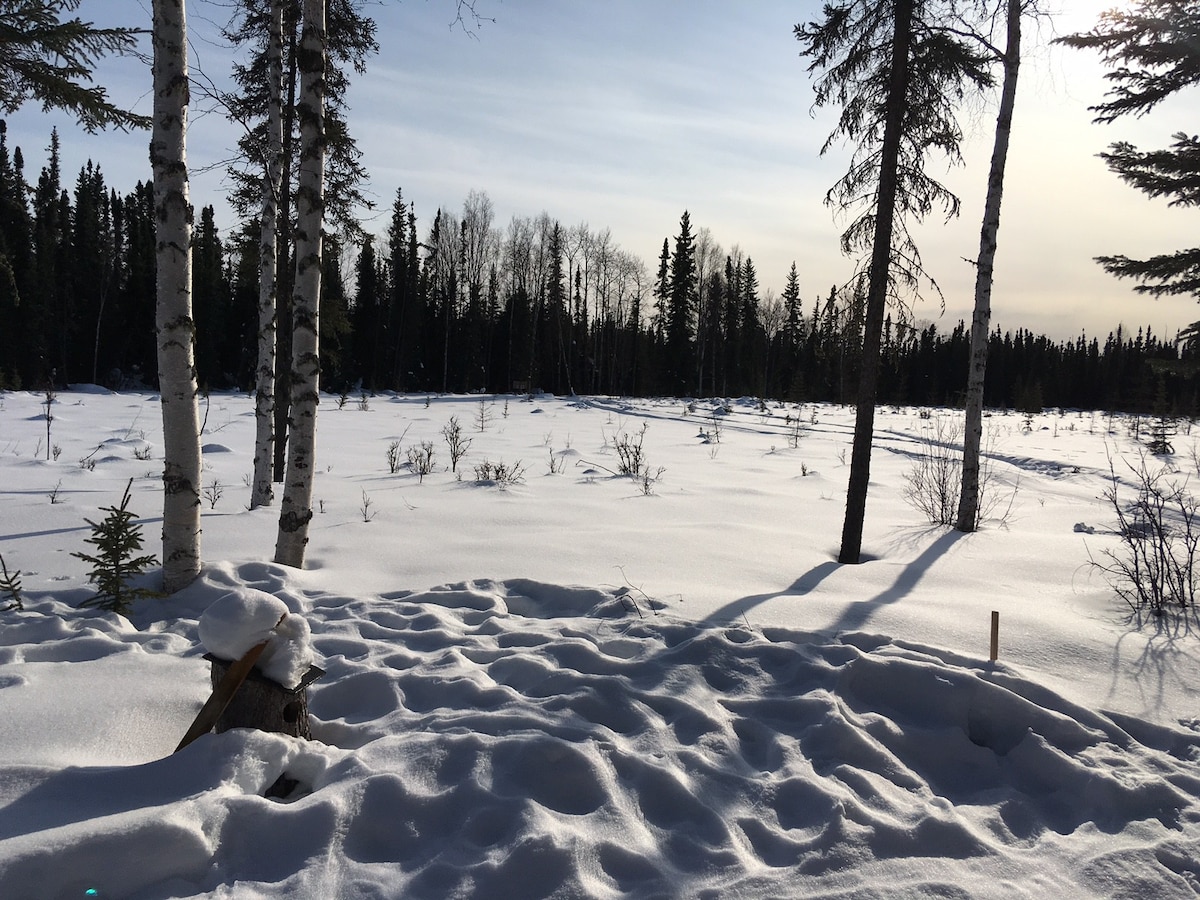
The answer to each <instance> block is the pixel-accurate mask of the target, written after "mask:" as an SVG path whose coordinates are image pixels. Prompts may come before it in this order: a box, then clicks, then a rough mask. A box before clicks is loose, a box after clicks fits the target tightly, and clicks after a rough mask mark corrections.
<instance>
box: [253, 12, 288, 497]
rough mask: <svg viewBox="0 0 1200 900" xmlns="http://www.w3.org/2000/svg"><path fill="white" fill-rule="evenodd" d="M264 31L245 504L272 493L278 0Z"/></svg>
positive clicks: (279, 177) (279, 173) (279, 158)
mask: <svg viewBox="0 0 1200 900" xmlns="http://www.w3.org/2000/svg"><path fill="white" fill-rule="evenodd" d="M270 27H271V31H270V34H269V35H268V37H267V78H268V79H269V80H270V83H269V84H268V86H267V88H268V91H269V98H268V101H267V132H268V134H269V136H270V141H271V144H270V147H268V148H267V160H266V171H265V173H264V175H263V205H262V216H261V220H260V230H259V272H258V368H257V370H256V380H255V391H254V420H255V438H254V481H253V484H252V486H251V492H250V508H251V509H257V508H258V507H260V506H270V505H271V503H272V502H273V501H274V499H275V491H274V489H273V488H272V478H271V475H272V473H271V464H272V460H273V459H274V452H275V449H274V448H275V340H276V332H277V329H276V321H277V319H276V315H275V301H276V291H277V289H278V287H277V286H278V283H279V281H278V278H277V276H276V265H277V263H278V258H279V257H278V247H277V243H278V221H279V192H280V189H281V186H282V181H283V110H282V102H283V101H282V94H283V0H271V26H270Z"/></svg>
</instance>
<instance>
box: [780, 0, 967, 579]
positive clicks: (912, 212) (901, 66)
mask: <svg viewBox="0 0 1200 900" xmlns="http://www.w3.org/2000/svg"><path fill="white" fill-rule="evenodd" d="M953 11H954V4H953V2H950V0H945V2H940V0H841V2H838V3H826V4H825V7H824V12H823V14H824V21H821V22H810V23H808V24H807V25H797V26H796V29H795V33H796V38H797V39H798V40H799V41H800V42H801V44H802V45H803V47H804V49H803V50H802V51H801V55H802V56H808V57H811V58H812V62H811V64H810V65H809V71H810V72H817V73H820V77H819V78H818V80H817V83H816V100H815V102H814V106H817V107H820V106H825V105H827V104H830V103H836V104H838V105H839V106H841V109H842V112H841V116H840V117H839V119H838V124H837V126H836V127H835V128H834V131H833V133H832V134H831V135H830V137H829V139H828V140H826V142H825V145H824V146H823V147H822V150H821V152H822V153H824V152H825V151H827V150H828V149H829V147H830V146H831V145H832V143H833V142H834V141H835V140H837V139H839V138H844V139H846V140H850V141H855V142H857V147H856V149H855V151H854V156H853V158H852V159H851V163H850V169H849V171H848V172H847V173H846V175H844V176H843V177H842V179H841V180H840V181H838V182H837V184H835V185H834V186H833V188H831V189H830V191H829V193H828V194H827V195H826V198H825V199H826V203H829V204H831V205H834V206H837V207H839V208H841V209H851V208H854V207H859V208H860V209H861V212H860V213H859V214H858V215H857V216H856V217H855V218H854V220H853V221H852V222H851V223H850V226H849V227H848V228H847V229H846V231H845V232H844V233H843V234H842V249H843V251H845V252H846V253H854V252H862V253H863V254H864V259H865V261H866V265H865V269H866V272H865V274H866V280H867V298H866V314H865V318H864V325H863V344H862V368H861V371H860V375H859V386H858V401H857V409H856V415H855V424H854V443H853V448H852V456H851V464H850V479H849V484H848V486H847V491H846V518H845V521H844V524H843V528H842V544H841V550H840V552H839V554H838V560H839V562H843V563H857V562H859V558H860V555H861V551H862V532H863V523H864V520H865V517H866V506H867V488H868V485H869V484H870V477H871V473H870V469H871V440H872V435H873V431H874V427H875V399H876V396H877V393H878V384H879V360H880V346H881V340H882V333H883V323H884V317H885V312H886V307H887V301H888V298H889V297H895V296H897V295H898V292H899V289H901V288H906V289H910V290H911V289H916V288H917V287H918V286H919V284H920V279H921V278H922V276H923V275H924V270H923V267H922V265H921V258H920V254H919V253H918V251H917V247H916V244H915V243H914V241H913V239H912V237H911V235H910V234H909V232H908V228H907V222H908V221H909V220H910V219H914V220H917V221H919V220H921V219H922V218H924V217H925V216H926V215H927V214H929V213H930V212H932V211H933V209H934V208H937V207H940V208H941V209H942V210H943V211H944V213H945V214H946V216H947V217H952V216H954V215H957V213H958V198H957V197H955V196H954V195H953V194H952V193H950V191H948V190H947V189H946V188H945V187H943V186H942V185H941V184H939V183H938V182H937V181H935V180H934V179H932V178H930V177H929V176H928V175H927V174H926V173H925V162H926V159H927V157H928V155H929V153H930V152H931V151H934V150H939V151H941V152H943V153H945V154H946V155H948V156H949V157H950V158H951V160H952V161H957V160H958V158H959V150H958V148H959V143H960V142H961V140H962V134H961V130H960V129H959V127H958V124H957V122H956V120H955V115H954V104H955V102H956V101H958V100H960V99H961V98H962V96H963V95H964V86H965V85H966V84H975V85H982V84H986V83H988V81H989V78H988V74H987V70H986V67H985V65H984V60H983V58H982V56H981V55H980V54H979V53H978V52H976V51H975V50H974V48H973V47H972V46H970V45H969V44H967V43H966V42H965V41H963V40H962V39H960V38H958V37H957V36H955V35H954V34H951V33H949V32H947V31H945V30H944V29H940V28H938V27H936V25H935V24H934V23H936V22H938V21H942V20H945V19H946V18H947V15H948V14H949V13H952V12H953Z"/></svg>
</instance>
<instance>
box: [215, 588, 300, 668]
mask: <svg viewBox="0 0 1200 900" xmlns="http://www.w3.org/2000/svg"><path fill="white" fill-rule="evenodd" d="M310 634H311V631H310V629H309V627H308V620H307V619H305V618H304V617H303V616H300V615H297V614H295V613H292V612H289V611H288V608H287V604H285V603H284V602H283V601H282V600H280V599H279V598H278V597H274V596H272V595H271V594H268V593H266V592H264V591H256V590H254V589H253V588H238V589H237V590H234V591H231V592H230V593H228V594H226V595H225V596H224V597H221V598H220V599H219V600H217V601H215V602H214V603H213V604H212V605H211V606H209V607H208V609H206V610H205V611H204V614H203V615H201V616H200V643H201V644H203V645H204V649H205V650H207V651H208V652H209V653H211V654H212V655H213V656H218V657H220V658H221V659H226V660H236V659H241V658H242V657H243V656H245V655H246V652H247V651H248V650H249V649H250V648H251V647H253V646H254V645H255V644H258V643H260V642H262V641H268V642H269V643H268V644H267V647H266V649H265V650H264V651H263V654H262V656H261V657H259V660H258V665H257V667H256V668H258V669H259V670H260V671H261V672H262V673H263V675H265V676H266V677H267V678H270V679H271V680H272V681H275V682H278V683H279V684H281V685H283V686H284V687H286V688H293V687H295V686H296V685H297V684H299V683H300V679H301V678H302V677H304V673H305V672H307V671H308V667H309V666H310V665H312V661H313V648H312V641H311V639H310Z"/></svg>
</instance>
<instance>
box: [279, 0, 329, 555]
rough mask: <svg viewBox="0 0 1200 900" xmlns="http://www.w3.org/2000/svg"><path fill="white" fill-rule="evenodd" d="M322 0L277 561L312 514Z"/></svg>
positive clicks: (305, 31)
mask: <svg viewBox="0 0 1200 900" xmlns="http://www.w3.org/2000/svg"><path fill="white" fill-rule="evenodd" d="M325 51H326V33H325V0H304V24H303V28H302V30H301V37H300V48H299V53H298V60H299V64H300V65H299V68H300V99H299V102H298V103H297V115H298V116H299V119H300V177H299V180H298V183H297V190H296V200H297V204H296V205H297V223H296V288H295V292H294V293H293V295H292V323H293V324H292V375H291V394H292V403H291V415H290V416H289V418H288V423H289V424H288V431H289V436H288V464H287V473H286V475H285V476H284V485H283V501H282V503H281V504H280V509H279V536H278V538H277V540H276V543H275V562H277V563H280V564H282V565H285V566H294V567H296V568H301V567H303V565H304V548H305V545H306V544H307V543H308V525H309V522H310V521H311V520H312V515H313V511H312V492H313V466H314V450H315V445H316V431H317V400H318V393H317V392H318V390H319V387H320V381H319V376H320V352H319V350H320V348H319V345H318V335H319V332H320V329H319V320H318V311H319V309H320V297H321V224H322V220H323V218H324V211H325V197H324V192H325Z"/></svg>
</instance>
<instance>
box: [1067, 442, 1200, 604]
mask: <svg viewBox="0 0 1200 900" xmlns="http://www.w3.org/2000/svg"><path fill="white" fill-rule="evenodd" d="M1126 466H1127V468H1128V469H1129V471H1130V472H1131V473H1132V474H1133V477H1134V491H1135V496H1134V499H1133V500H1132V501H1129V500H1127V499H1126V497H1125V495H1124V494H1123V493H1122V491H1121V479H1120V478H1119V477H1118V475H1117V470H1116V465H1115V464H1114V463H1113V461H1112V459H1111V458H1110V459H1109V474H1110V484H1109V487H1108V488H1106V489H1105V491H1104V499H1105V500H1106V501H1107V502H1108V504H1109V505H1110V506H1111V507H1112V510H1113V513H1114V514H1115V515H1116V519H1117V524H1116V529H1115V531H1116V534H1117V537H1118V538H1119V543H1118V544H1117V547H1116V549H1108V550H1105V551H1103V553H1102V554H1101V558H1100V559H1099V560H1097V559H1096V558H1095V557H1092V559H1091V563H1092V565H1093V566H1094V567H1095V568H1097V569H1099V570H1100V571H1101V572H1103V573H1104V575H1105V577H1106V578H1107V579H1108V582H1109V584H1110V585H1111V586H1112V588H1113V590H1114V591H1116V592H1117V595H1118V596H1119V597H1120V598H1121V599H1122V600H1124V601H1125V602H1126V603H1128V604H1129V605H1130V607H1132V608H1133V610H1134V611H1135V612H1141V611H1142V610H1148V611H1150V612H1151V613H1152V614H1154V615H1156V616H1162V615H1164V614H1165V613H1166V612H1168V611H1170V610H1175V611H1178V612H1184V611H1186V610H1187V609H1189V608H1191V606H1192V605H1193V604H1194V603H1195V599H1196V570H1195V565H1196V547H1197V545H1198V544H1200V501H1197V499H1196V498H1195V497H1194V496H1193V495H1192V494H1191V493H1190V492H1189V491H1188V490H1187V479H1186V478H1184V477H1181V476H1178V475H1176V474H1175V473H1174V472H1172V471H1171V470H1170V469H1169V468H1167V467H1166V466H1161V467H1158V468H1155V469H1153V470H1151V468H1150V466H1149V465H1148V462H1147V459H1146V457H1145V455H1142V456H1141V457H1139V460H1138V464H1137V465H1136V466H1134V465H1131V464H1129V463H1126Z"/></svg>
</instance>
